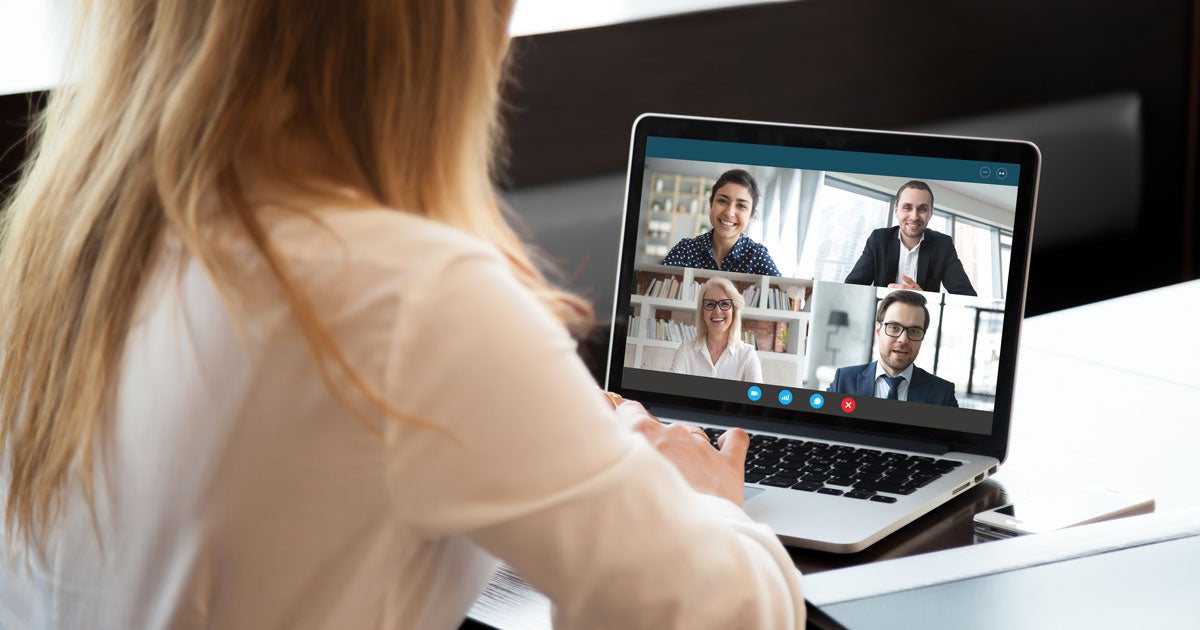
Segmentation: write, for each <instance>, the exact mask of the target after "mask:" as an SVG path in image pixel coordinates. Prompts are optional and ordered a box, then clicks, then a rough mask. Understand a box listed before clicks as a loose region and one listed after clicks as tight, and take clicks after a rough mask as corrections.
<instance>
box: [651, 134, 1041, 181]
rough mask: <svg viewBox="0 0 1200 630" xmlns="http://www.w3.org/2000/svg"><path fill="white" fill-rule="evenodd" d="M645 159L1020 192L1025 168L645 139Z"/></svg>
mask: <svg viewBox="0 0 1200 630" xmlns="http://www.w3.org/2000/svg"><path fill="white" fill-rule="evenodd" d="M646 157H648V158H651V157H654V158H669V159H674V160H694V161H699V162H722V163H727V164H745V165H754V166H775V167H781V168H795V169H808V170H817V171H832V172H837V173H857V174H860V175H889V176H893V177H909V178H915V179H940V180H944V181H954V182H969V183H973V184H995V185H999V186H1016V185H1017V182H1018V181H1020V175H1021V172H1020V168H1021V167H1020V165H1019V164H1009V163H1005V162H980V161H975V160H954V159H948V158H931V157H919V156H915V155H892V154H888V153H866V152H859V151H833V150H830V149H805V148H799V147H781V146H774V145H765V144H747V143H743V142H719V141H715V140H685V139H682V138H662V137H658V136H650V137H648V138H646Z"/></svg>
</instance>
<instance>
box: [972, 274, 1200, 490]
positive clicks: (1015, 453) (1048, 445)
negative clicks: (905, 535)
mask: <svg viewBox="0 0 1200 630" xmlns="http://www.w3.org/2000/svg"><path fill="white" fill-rule="evenodd" d="M1012 422H1013V427H1012V441H1011V444H1010V448H1009V458H1008V460H1007V461H1006V462H1005V464H1004V466H1002V467H1001V469H1000V474H999V475H997V477H996V478H997V479H998V480H1000V481H1004V480H1005V479H1011V480H1014V481H1015V480H1022V481H1024V480H1027V479H1073V480H1078V481H1080V482H1087V483H1091V482H1095V483H1099V484H1103V485H1106V486H1110V487H1114V488H1119V489H1128V490H1143V491H1145V492H1146V493H1148V494H1151V495H1154V496H1155V497H1156V499H1157V503H1158V511H1164V510H1171V509H1175V508H1179V507H1185V506H1195V505H1200V469H1197V468H1196V467H1195V466H1192V465H1185V464H1190V463H1191V462H1193V461H1194V460H1195V455H1194V451H1193V449H1195V448H1196V447H1197V446H1198V445H1200V281H1194V282H1188V283H1184V284H1178V285H1174V286H1170V287H1166V288H1162V289H1157V290H1154V291H1147V292H1145V293H1138V294H1135V295H1130V296H1125V297H1121V298H1116V299H1113V300H1108V301H1105V302H1099V303H1096V304H1089V305H1086V306H1081V307H1078V308H1073V309H1068V310H1065V311H1060V312H1057V313H1050V314H1047V315H1042V316H1039V317H1034V318H1030V319H1028V320H1026V322H1025V326H1024V329H1023V331H1022V337H1021V354H1020V356H1019V358H1018V366H1017V384H1016V398H1015V400H1014V403H1013V420H1012Z"/></svg>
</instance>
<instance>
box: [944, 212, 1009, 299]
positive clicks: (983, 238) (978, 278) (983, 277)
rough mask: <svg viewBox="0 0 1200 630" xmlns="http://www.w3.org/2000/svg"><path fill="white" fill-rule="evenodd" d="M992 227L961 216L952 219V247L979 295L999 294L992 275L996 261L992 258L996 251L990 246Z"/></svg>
mask: <svg viewBox="0 0 1200 630" xmlns="http://www.w3.org/2000/svg"><path fill="white" fill-rule="evenodd" d="M994 229H995V228H991V227H988V226H986V225H983V224H981V223H976V222H974V221H970V220H967V219H963V218H956V220H955V221H954V247H955V248H956V249H958V258H959V260H961V261H962V264H963V268H964V269H966V271H967V277H969V278H970V279H971V284H973V285H975V292H976V293H977V294H979V295H981V296H998V295H999V292H998V291H996V288H995V286H994V284H995V278H994V277H993V276H992V270H993V269H995V263H996V262H997V261H996V260H994V259H993V256H994V255H995V254H996V253H997V252H996V251H995V249H993V247H992V236H993V230H994Z"/></svg>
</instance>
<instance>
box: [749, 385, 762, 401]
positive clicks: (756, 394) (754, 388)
mask: <svg viewBox="0 0 1200 630" xmlns="http://www.w3.org/2000/svg"><path fill="white" fill-rule="evenodd" d="M746 397H747V398H749V399H750V400H758V399H759V398H762V390H761V389H759V387H758V385H751V386H750V389H748V390H746Z"/></svg>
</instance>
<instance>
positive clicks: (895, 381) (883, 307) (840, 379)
mask: <svg viewBox="0 0 1200 630" xmlns="http://www.w3.org/2000/svg"><path fill="white" fill-rule="evenodd" d="M928 328H929V308H928V307H926V306H925V296H923V295H921V294H920V293H914V292H912V291H893V292H892V293H889V294H887V296H886V297H884V298H883V299H882V300H880V302H879V310H877V311H876V312H875V339H876V341H877V342H878V343H877V345H878V347H879V359H878V360H877V361H872V362H870V363H868V364H866V365H852V366H850V367H844V368H839V369H838V371H837V372H836V373H835V374H834V375H833V382H832V383H830V384H829V391H831V392H836V393H839V394H851V395H854V396H874V397H875V398H885V399H887V400H907V401H909V402H921V403H929V404H932V405H947V406H950V407H957V406H958V399H957V398H955V397H954V384H953V383H951V382H950V381H947V380H946V379H943V378H938V377H936V376H934V375H932V374H930V373H929V372H926V371H925V370H922V369H921V368H919V367H917V366H915V365H913V362H914V361H916V360H917V355H918V354H919V353H920V352H921V343H922V342H923V341H924V340H925V330H926V329H928Z"/></svg>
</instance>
